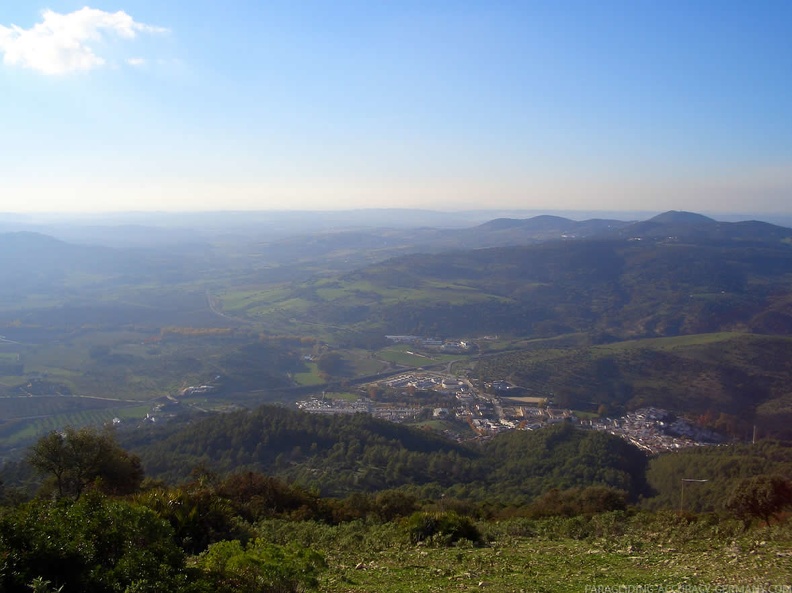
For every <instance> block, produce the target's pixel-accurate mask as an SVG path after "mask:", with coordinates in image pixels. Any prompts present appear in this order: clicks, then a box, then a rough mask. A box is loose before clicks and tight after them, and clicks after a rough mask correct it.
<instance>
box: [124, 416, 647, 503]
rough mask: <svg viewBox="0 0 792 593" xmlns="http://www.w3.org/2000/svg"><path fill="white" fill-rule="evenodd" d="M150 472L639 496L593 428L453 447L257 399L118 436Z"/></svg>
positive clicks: (494, 498) (503, 498) (482, 495)
mask: <svg viewBox="0 0 792 593" xmlns="http://www.w3.org/2000/svg"><path fill="white" fill-rule="evenodd" d="M168 433H170V434H168ZM123 442H124V443H125V444H126V445H127V446H128V447H129V448H130V449H132V450H133V451H135V452H136V453H138V454H139V455H140V456H141V459H142V460H143V464H144V466H145V467H146V471H147V472H148V474H149V475H151V476H153V477H165V478H169V479H171V480H177V479H184V478H185V477H186V476H187V475H188V474H189V472H190V471H191V470H192V469H193V468H195V467H198V466H203V467H206V468H208V469H210V470H212V471H216V472H220V473H225V472H228V471H232V470H240V469H249V470H254V471H263V472H265V473H267V474H270V475H275V476H280V477H282V478H285V479H289V480H295V481H296V482H297V483H300V484H302V485H303V486H305V487H308V488H314V489H316V490H317V491H319V492H321V493H322V494H324V495H334V496H339V495H345V494H348V493H350V492H373V491H378V490H383V489H391V488H398V487H410V488H413V489H415V491H416V492H434V493H435V494H436V495H439V494H440V493H441V492H446V493H448V494H449V495H453V496H455V497H459V498H464V499H469V500H475V501H479V502H483V501H488V502H491V503H500V504H525V503H527V502H528V501H530V500H531V499H532V498H534V497H536V496H538V495H540V494H542V493H544V492H546V491H547V490H550V489H552V488H560V489H567V488H573V487H586V486H592V485H603V486H610V487H612V488H616V489H619V490H623V491H625V492H627V493H628V494H629V496H630V497H632V499H637V497H638V496H639V495H644V494H646V487H645V478H644V472H645V465H646V457H645V455H644V454H643V453H642V452H641V451H640V450H638V449H637V448H635V447H634V446H632V445H630V444H628V443H626V442H625V441H623V440H621V439H619V438H617V437H613V436H610V435H607V434H604V433H599V432H588V431H581V430H578V429H575V428H573V427H572V426H569V425H565V426H558V427H554V428H549V429H547V430H542V431H537V432H524V431H518V432H512V433H508V434H502V435H499V436H497V437H495V438H494V439H492V440H491V441H487V442H484V443H482V444H470V445H461V444H458V443H455V442H453V441H450V440H446V439H445V438H443V437H441V436H440V435H438V434H436V433H433V432H431V431H426V430H418V429H413V428H409V427H405V426H401V425H396V424H393V423H389V422H385V421H381V420H376V419H374V418H371V417H369V416H365V415H352V416H344V415H339V416H321V415H311V414H305V413H302V412H293V411H290V410H286V409H283V408H278V407H270V406H265V407H262V408H259V409H258V410H256V411H254V412H238V413H231V414H226V415H222V416H219V417H214V418H210V419H206V420H204V421H201V422H199V423H197V424H190V425H187V426H185V427H183V428H181V429H177V428H176V427H172V428H166V429H165V430H161V429H158V430H152V431H151V432H147V433H146V432H139V433H136V434H135V435H128V436H125V438H124V441H123Z"/></svg>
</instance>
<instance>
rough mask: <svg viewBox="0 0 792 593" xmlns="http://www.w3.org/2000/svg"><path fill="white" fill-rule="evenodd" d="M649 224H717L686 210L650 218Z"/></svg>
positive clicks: (671, 211) (670, 211)
mask: <svg viewBox="0 0 792 593" xmlns="http://www.w3.org/2000/svg"><path fill="white" fill-rule="evenodd" d="M649 222H659V223H663V224H668V223H671V224H701V223H706V224H709V223H713V222H717V221H716V220H715V219H713V218H710V217H709V216H704V215H703V214H696V213H695V212H685V211H684V210H669V211H668V212H663V213H662V214H658V215H657V216H655V217H653V218H650V219H649Z"/></svg>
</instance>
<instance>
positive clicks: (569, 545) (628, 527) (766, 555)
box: [259, 514, 792, 593]
mask: <svg viewBox="0 0 792 593" xmlns="http://www.w3.org/2000/svg"><path fill="white" fill-rule="evenodd" d="M480 528H481V529H482V530H483V531H484V533H485V535H486V536H487V539H488V542H489V543H488V545H487V546H485V547H479V548H475V547H471V546H470V545H467V546H466V545H461V546H459V547H450V548H446V547H433V546H413V545H410V544H408V543H406V542H405V541H404V540H403V538H400V535H399V532H398V528H397V526H395V525H383V526H376V525H375V526H361V525H360V524H346V525H340V526H338V527H317V526H316V525H314V524H304V525H300V524H293V523H292V524H287V523H283V522H277V521H272V522H265V523H263V524H262V525H261V526H260V527H259V529H260V532H261V533H262V535H263V537H265V538H266V539H271V540H272V541H275V542H278V543H287V542H300V543H303V544H305V545H310V546H312V547H314V548H315V549H317V550H318V551H320V553H322V554H323V555H324V556H325V558H326V559H327V562H328V570H327V571H326V572H325V573H324V574H323V575H322V577H321V585H320V590H321V591H324V592H326V593H353V592H354V593H363V592H369V591H383V592H386V593H406V592H414V591H415V592H427V593H428V592H440V591H474V590H475V591H480V590H482V589H484V590H490V591H504V592H514V593H518V592H521V591H542V592H546V593H556V592H558V593H562V592H570V593H572V592H575V593H580V592H581V591H586V590H587V587H596V586H600V587H610V588H611V591H617V590H619V589H618V587H626V586H638V585H642V586H645V587H649V586H652V587H654V590H668V591H670V590H681V587H686V588H692V587H694V586H697V587H702V588H703V587H705V586H709V587H710V588H712V587H715V586H726V585H730V586H740V585H742V586H746V585H751V586H760V585H762V584H765V585H767V584H773V585H786V584H788V583H789V581H790V579H791V578H792V564H790V563H789V562H788V561H787V560H786V558H787V557H788V556H789V554H790V550H791V549H792V534H790V532H789V528H788V527H787V528H784V527H783V526H781V527H773V528H770V529H767V528H760V529H756V530H754V531H750V532H743V531H742V528H741V526H738V525H736V524H735V523H733V522H725V523H720V524H712V525H709V524H707V522H706V521H705V520H702V519H699V520H698V521H694V522H692V523H687V522H686V521H680V520H679V518H678V517H677V516H676V515H674V514H659V515H654V516H652V515H638V516H636V517H633V518H625V517H623V516H620V515H616V514H613V515H612V514H606V515H602V516H595V517H594V518H592V519H591V520H588V519H583V518H577V519H570V520H556V519H550V520H547V521H544V522H537V523H531V522H526V521H509V522H505V523H501V524H498V523H489V524H482V525H480Z"/></svg>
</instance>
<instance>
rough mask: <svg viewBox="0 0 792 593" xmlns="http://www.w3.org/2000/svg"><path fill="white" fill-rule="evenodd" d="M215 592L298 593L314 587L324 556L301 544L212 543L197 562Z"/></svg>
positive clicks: (259, 541)
mask: <svg viewBox="0 0 792 593" xmlns="http://www.w3.org/2000/svg"><path fill="white" fill-rule="evenodd" d="M195 566H196V568H198V569H199V570H201V571H202V572H203V573H204V575H205V578H206V579H207V580H209V582H211V583H212V585H213V587H214V588H213V590H214V591H215V593H226V592H228V593H297V592H300V591H305V590H307V589H315V588H316V587H317V585H318V582H317V579H316V576H317V574H318V573H319V572H320V571H321V570H322V569H324V568H326V564H325V561H324V559H323V558H322V557H321V556H320V555H319V554H317V553H316V552H314V551H313V550H310V549H308V548H303V547H302V546H296V545H292V546H277V545H274V544H269V543H266V542H264V541H261V540H256V541H255V542H251V543H250V544H248V545H247V546H243V545H242V543H240V542H239V541H238V540H233V541H222V542H218V543H215V544H212V545H211V546H209V548H208V549H207V550H206V551H205V552H203V553H202V554H201V555H200V556H198V558H197V559H196V561H195Z"/></svg>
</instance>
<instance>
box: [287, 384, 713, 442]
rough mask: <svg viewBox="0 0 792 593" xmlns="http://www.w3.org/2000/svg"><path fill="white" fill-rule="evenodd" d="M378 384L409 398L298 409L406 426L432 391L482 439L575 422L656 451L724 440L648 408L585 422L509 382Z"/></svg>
mask: <svg viewBox="0 0 792 593" xmlns="http://www.w3.org/2000/svg"><path fill="white" fill-rule="evenodd" d="M376 386H377V387H387V388H390V389H395V390H404V391H402V396H403V398H401V399H400V400H399V402H398V403H396V404H394V403H384V402H377V401H374V400H372V399H370V398H369V397H367V396H366V395H363V394H364V393H367V392H368V387H371V386H364V387H363V389H362V390H361V396H360V399H358V400H357V401H352V402H351V401H345V400H340V399H332V398H331V397H326V396H323V397H322V398H321V399H319V398H312V399H308V400H304V401H302V402H298V404H297V405H298V407H299V408H300V409H302V410H305V411H307V412H312V413H316V414H354V413H356V412H365V413H368V414H371V415H373V416H375V417H378V418H384V419H387V420H392V421H395V422H403V421H410V420H414V419H416V418H418V417H420V416H421V415H422V414H423V415H424V417H425V416H427V415H428V412H425V411H424V410H426V406H425V405H423V404H422V402H421V392H427V391H432V392H435V393H437V394H442V395H446V396H448V398H449V399H448V405H447V406H446V407H434V408H432V410H431V416H432V417H433V418H435V419H441V420H442V419H449V420H457V421H461V422H464V423H466V424H467V425H468V426H469V427H470V428H471V429H472V431H473V432H474V433H476V434H477V435H479V436H489V435H494V434H498V433H500V432H504V431H507V430H536V429H539V428H542V427H545V426H548V425H552V424H557V423H561V422H571V423H575V424H578V425H580V426H581V427H583V428H590V429H592V430H602V431H606V432H609V433H611V434H614V435H617V436H619V437H621V438H624V439H626V440H628V441H630V442H631V443H633V444H635V445H636V446H638V447H640V448H641V449H644V450H645V451H647V452H650V453H659V452H662V451H669V450H675V449H680V448H683V447H690V446H694V445H702V444H710V443H715V442H719V439H720V437H719V436H718V435H717V434H716V433H714V432H712V431H709V430H706V429H703V428H700V427H697V426H695V425H692V424H690V423H688V422H686V421H685V420H684V419H681V418H676V417H674V416H673V414H671V413H670V412H668V411H666V410H661V409H659V408H643V409H640V410H636V411H635V412H630V413H628V414H626V415H625V416H622V417H620V418H599V419H580V418H578V417H577V416H576V415H575V414H574V412H572V411H571V410H566V409H557V408H554V407H552V400H550V399H549V398H547V397H540V396H525V395H524V390H521V389H520V388H518V387H516V386H514V385H512V384H510V383H508V382H506V381H494V382H492V383H487V384H484V385H481V386H480V388H479V386H475V385H474V384H473V383H472V382H471V381H469V380H467V379H463V380H460V379H458V378H455V377H450V376H444V375H442V374H439V373H430V372H419V371H414V372H409V373H403V374H400V375H396V376H394V377H391V378H389V379H387V380H384V381H381V382H379V383H377V384H376ZM485 389H486V392H485V391H484V390H485ZM487 392H489V393H487ZM493 393H494V394H493ZM512 394H513V396H512Z"/></svg>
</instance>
